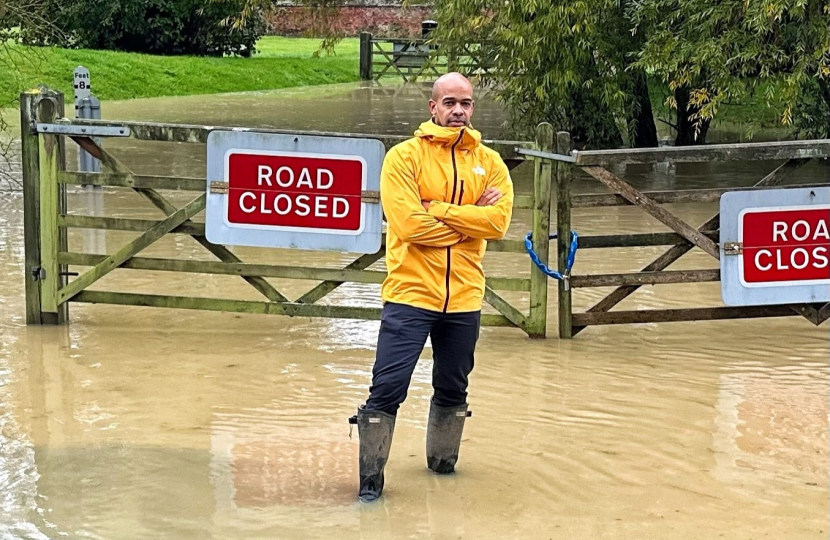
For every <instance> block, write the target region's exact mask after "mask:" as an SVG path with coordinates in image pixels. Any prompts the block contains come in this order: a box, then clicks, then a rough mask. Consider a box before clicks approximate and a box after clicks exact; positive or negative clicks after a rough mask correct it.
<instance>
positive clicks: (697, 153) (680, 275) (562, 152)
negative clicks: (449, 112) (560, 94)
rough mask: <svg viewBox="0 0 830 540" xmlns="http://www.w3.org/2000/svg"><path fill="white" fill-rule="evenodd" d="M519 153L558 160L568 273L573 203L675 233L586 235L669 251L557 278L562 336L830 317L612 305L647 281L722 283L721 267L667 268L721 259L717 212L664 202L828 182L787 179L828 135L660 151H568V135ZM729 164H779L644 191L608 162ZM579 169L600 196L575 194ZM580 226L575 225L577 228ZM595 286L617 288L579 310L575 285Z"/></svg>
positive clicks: (776, 308) (582, 241) (561, 253)
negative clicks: (745, 184) (643, 217)
mask: <svg viewBox="0 0 830 540" xmlns="http://www.w3.org/2000/svg"><path fill="white" fill-rule="evenodd" d="M519 152H520V153H522V154H524V155H528V156H533V157H535V158H537V159H542V160H546V161H547V160H549V161H552V162H556V163H558V164H559V167H558V168H557V171H558V174H557V178H556V189H555V197H556V201H557V202H556V215H557V224H556V229H557V235H558V239H557V257H558V267H559V269H560V271H561V272H563V273H564V269H565V262H566V258H567V254H568V249H569V247H570V245H569V232H570V231H571V230H572V228H573V227H574V225H573V223H572V219H571V209H573V208H598V209H599V208H602V207H611V206H624V205H636V206H637V207H638V208H640V209H642V210H643V211H644V212H645V213H647V214H649V215H650V216H651V217H653V218H655V219H656V220H657V221H659V222H661V223H662V224H664V225H666V226H667V227H668V228H669V229H671V232H657V233H639V234H617V235H608V236H581V237H579V241H578V243H579V250H580V252H582V250H586V249H602V248H630V247H645V246H669V247H668V249H666V251H665V252H664V253H662V254H661V255H660V256H659V257H657V258H655V259H654V260H653V261H652V262H650V263H649V264H648V265H646V266H645V267H643V268H642V270H641V271H639V272H633V273H614V274H579V275H571V276H570V279H569V280H567V281H568V282H565V281H560V283H559V291H558V303H559V306H558V308H559V337H561V338H571V337H573V336H575V335H577V334H578V333H579V332H581V331H582V330H584V329H585V328H587V327H588V326H594V325H608V324H632V323H658V322H678V321H697V320H718V319H741V318H756V317H784V316H792V315H799V316H802V317H804V318H806V319H807V320H808V321H810V322H812V323H813V324H815V325H817V326H818V325H819V324H821V323H823V322H824V321H826V320H827V319H828V318H830V303H827V304H798V305H769V306H745V307H728V306H716V307H695V308H680V309H636V310H615V311H612V308H613V307H614V306H616V305H617V304H619V303H620V302H622V301H623V300H624V299H626V298H628V297H629V296H631V295H632V294H634V293H635V292H636V291H637V290H638V289H640V287H642V286H643V285H656V284H679V283H704V282H718V281H720V270H719V269H702V270H666V269H667V268H668V267H669V266H670V265H671V264H672V263H674V262H675V261H677V260H678V259H680V258H681V257H682V256H683V255H685V254H687V253H689V252H690V251H692V249H695V248H697V249H699V250H701V251H703V252H705V253H706V254H708V255H710V256H711V257H713V258H714V259H715V260H720V257H721V256H723V254H724V253H723V247H722V246H719V245H718V240H719V228H720V216H719V214H717V213H715V214H713V215H712V216H711V217H710V218H709V219H708V220H706V221H705V222H704V223H703V224H702V225H700V226H698V227H695V226H692V225H690V224H689V223H686V222H685V221H684V220H682V219H680V218H679V217H677V216H676V215H675V214H673V213H672V212H670V211H669V210H667V209H666V208H664V207H663V206H661V205H663V204H678V203H716V202H718V201H719V200H720V197H721V196H722V195H723V194H724V193H726V192H728V191H734V190H737V189H741V190H746V189H770V188H774V187H800V188H806V187H814V188H824V189H827V188H828V187H830V182H823V183H813V184H798V185H793V184H792V183H789V184H786V185H782V184H785V183H786V182H787V181H788V179H792V178H793V177H794V175H793V173H795V172H796V171H798V170H799V169H800V168H801V167H802V166H804V165H805V164H807V163H808V162H810V161H811V160H813V159H827V158H828V157H830V140H827V139H823V140H808V141H784V142H763V143H743V144H719V145H706V146H697V147H664V148H655V149H624V150H597V151H571V145H570V138H569V137H568V136H567V135H564V136H562V137H560V138H559V140H558V147H557V151H556V152H552V153H548V152H539V151H538V150H532V149H520V150H519ZM727 161H764V162H772V165H775V166H774V167H772V165H771V168H772V170H771V171H770V172H769V174H767V175H766V176H764V177H763V178H761V179H759V180H758V181H757V182H756V183H755V184H754V186H752V187H751V188H714V189H686V190H671V191H653V192H642V191H638V190H637V189H635V188H634V187H632V186H631V185H630V184H629V183H627V182H625V181H624V180H622V179H621V178H619V177H617V176H616V175H614V174H613V173H611V172H610V171H609V170H608V168H609V167H610V166H611V165H623V164H654V163H668V164H676V163H700V162H727ZM575 168H576V169H580V170H581V171H583V172H584V173H587V174H588V175H589V176H590V177H593V178H594V179H596V180H597V181H599V182H600V183H601V184H602V185H604V186H605V187H606V188H608V189H609V190H610V193H603V194H574V193H572V192H571V187H572V183H573V182H572V180H573V173H574V169H575ZM576 228H577V229H578V224H577V226H576ZM592 287H616V288H615V289H614V291H613V292H611V293H610V294H609V295H607V296H606V297H605V298H603V299H602V300H601V301H599V302H597V303H596V304H594V305H593V306H591V307H590V308H588V309H587V310H586V311H585V312H582V313H574V311H573V308H572V295H573V292H574V290H576V289H583V288H592Z"/></svg>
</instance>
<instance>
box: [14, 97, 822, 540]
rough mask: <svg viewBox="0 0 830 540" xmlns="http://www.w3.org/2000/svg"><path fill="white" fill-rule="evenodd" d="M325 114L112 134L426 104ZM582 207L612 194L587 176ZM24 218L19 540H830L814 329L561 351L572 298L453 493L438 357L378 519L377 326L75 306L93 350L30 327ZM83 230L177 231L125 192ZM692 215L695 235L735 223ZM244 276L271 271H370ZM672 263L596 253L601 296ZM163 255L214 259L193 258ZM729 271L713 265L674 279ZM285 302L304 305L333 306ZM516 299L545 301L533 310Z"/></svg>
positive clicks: (401, 101) (616, 217) (650, 292)
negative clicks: (437, 422)
mask: <svg viewBox="0 0 830 540" xmlns="http://www.w3.org/2000/svg"><path fill="white" fill-rule="evenodd" d="M384 91H386V90H384ZM310 92H311V93H309V92H306V91H305V90H303V91H302V92H297V91H294V92H291V91H288V92H277V93H262V94H258V95H255V96H251V95H238V96H221V97H209V98H179V99H157V100H139V101H135V102H130V103H105V104H104V117H105V118H124V119H126V118H129V119H141V120H148V121H149V120H156V121H174V122H185V123H204V124H213V125H246V126H269V127H288V128H305V129H325V130H342V131H353V132H370V133H371V132H374V133H378V132H386V133H402V134H405V133H408V132H410V131H411V130H412V128H413V127H414V126H415V125H417V123H418V122H419V121H420V119H421V118H422V117H423V113H422V111H423V100H422V97H423V96H421V95H420V94H419V93H418V92H416V91H411V92H410V91H403V90H402V91H400V92H399V93H398V95H397V96H394V95H391V96H386V97H384V96H382V95H381V93H380V91H377V90H375V92H374V93H373V92H372V91H371V90H369V89H363V90H360V89H356V88H355V87H341V88H339V89H336V90H328V91H323V90H312V91H310ZM393 94H394V92H393ZM479 113H480V114H481V117H480V121H479V122H477V125H478V126H479V127H480V128H481V129H482V130H483V131H485V135H487V136H488V137H489V136H495V135H491V132H497V131H498V130H499V129H501V128H500V127H499V126H500V125H501V123H502V122H503V116H502V115H501V114H500V113H499V111H498V108H497V107H496V106H494V105H493V104H492V103H491V104H489V105H488V104H487V103H486V100H485V103H484V104H482V105H481V107H480V110H479ZM107 147H108V148H110V149H111V150H112V152H113V153H114V154H115V155H116V156H118V157H119V158H121V159H122V160H123V161H124V162H125V163H127V165H128V166H130V167H132V168H133V169H134V170H135V171H136V172H138V173H145V174H183V175H187V176H198V175H200V174H203V173H204V163H203V161H204V147H201V146H197V145H185V144H168V143H165V144H158V143H137V142H135V141H108V142H107ZM68 161H69V162H70V163H74V157H73V155H72V154H70V156H69V159H68ZM773 166H774V164H771V163H770V164H764V165H746V164H731V165H724V164H719V165H710V166H703V165H699V164H696V165H683V166H678V167H677V169H672V170H667V169H662V168H645V167H641V168H630V169H629V170H627V171H625V170H623V171H618V172H619V173H620V174H624V175H625V176H626V178H628V179H630V180H631V181H632V182H634V183H635V185H637V186H639V187H643V188H655V189H657V188H662V187H672V186H677V187H680V186H686V187H704V186H712V185H736V186H743V185H750V184H752V183H753V182H754V181H756V180H757V179H759V178H760V177H761V176H763V175H764V174H765V173H766V172H767V171H769V170H771V169H772V168H773ZM529 168H530V167H529V166H528V165H523V166H521V167H519V168H518V169H516V170H515V171H514V173H515V174H514V178H515V180H516V185H517V189H518V190H519V191H524V192H527V191H528V190H529V189H530V174H529V171H528V170H527V169H529ZM799 174H800V176H799V178H798V181H800V182H809V181H816V180H822V179H824V178H826V175H827V170H826V169H825V168H824V167H823V166H822V165H821V164H811V165H808V166H807V167H805V168H804V169H803V170H802V171H801V172H800V173H799ZM576 189H577V190H579V191H581V192H591V191H601V189H599V187H598V186H597V185H596V183H595V182H593V181H589V180H587V179H584V178H578V179H577V180H576ZM166 195H168V196H169V197H170V198H171V200H173V201H175V202H176V203H177V204H182V203H184V202H186V199H187V196H182V194H166ZM189 196H195V194H193V193H191V194H189ZM22 208H23V205H22V197H21V195H20V194H19V193H4V194H2V197H0V310H1V311H2V314H3V317H2V319H0V538H2V539H4V540H5V539H6V538H33V539H41V538H64V537H65V538H90V539H110V538H112V539H121V538H125V539H132V538H135V539H138V538H171V539H191V538H193V539H197V538H198V539H205V538H217V539H218V538H234V539H238V538H246V539H247V538H263V539H264V538H269V539H270V538H287V539H295V538H332V537H337V538H339V539H343V540H347V539H375V538H377V539H381V538H383V539H386V538H435V539H455V538H474V539H503V538H521V539H550V538H556V539H559V538H561V539H575V540H582V539H586V540H587V539H596V538H611V539H632V540H634V539H637V540H640V539H651V538H655V539H656V538H671V539H695V540H697V539H701V538H706V539H708V538H726V539H757V538H775V539H779V538H787V539H811V538H816V539H820V538H827V537H828V334H827V326H826V324H825V325H824V326H822V327H819V328H816V327H814V326H812V325H811V324H810V323H809V322H807V321H806V320H803V319H800V318H797V317H792V318H779V319H762V320H744V321H727V322H697V323H665V324H642V325H629V326H617V327H593V328H589V329H587V330H586V331H584V332H582V333H581V334H580V335H579V336H578V337H577V338H575V339H573V340H568V341H560V340H558V339H556V337H555V335H556V331H555V321H556V303H555V295H553V292H554V290H555V288H554V284H553V283H551V298H552V299H554V301H552V302H551V304H550V306H549V314H550V319H549V321H550V323H549V327H550V337H549V339H547V340H529V339H527V338H526V337H525V336H524V335H523V334H522V332H521V331H519V330H513V329H484V330H483V331H482V334H481V340H480V344H479V348H478V354H477V357H476V368H475V370H474V372H473V374H472V376H471V385H470V398H469V400H470V406H471V409H472V410H473V416H472V418H471V419H469V421H468V423H467V424H466V427H465V432H464V439H463V443H462V449H461V457H460V461H459V464H458V472H457V474H456V475H454V476H451V477H437V476H434V475H432V474H431V473H430V472H429V471H428V470H427V469H426V461H425V456H424V438H425V421H426V415H427V411H428V400H429V397H430V374H431V360H430V351H429V349H427V351H426V352H425V354H424V358H423V359H422V361H421V362H420V364H419V366H418V368H417V370H416V372H415V375H414V378H413V381H412V386H411V388H410V392H409V397H408V399H407V401H406V402H405V404H404V405H403V407H402V408H401V411H400V413H399V419H398V423H397V428H396V431H395V435H394V440H393V446H392V453H391V457H390V462H389V464H388V467H387V487H386V490H385V496H384V498H383V499H382V500H381V502H379V503H377V504H374V505H361V504H360V503H358V502H357V500H356V489H357V450H358V440H357V436H356V432H355V433H354V434H353V436H352V437H351V438H350V436H349V425H348V424H347V418H348V417H349V416H350V415H352V414H353V413H354V410H355V408H356V407H357V406H358V405H359V404H360V403H362V401H363V400H364V399H365V397H366V393H367V388H368V385H369V382H370V377H371V367H372V362H373V347H374V342H375V338H376V334H377V331H378V324H377V323H376V322H363V321H348V320H324V319H314V320H309V319H291V318H285V317H274V316H264V315H238V314H227V313H210V312H198V311H183V310H182V311H180V310H163V309H151V308H125V307H117V306H99V305H81V304H73V305H72V306H71V323H70V324H69V325H67V326H63V327H34V326H33V327H27V326H26V325H25V323H24V318H23V314H24V309H23V212H22ZM69 208H70V212H72V213H77V214H98V215H107V216H116V217H141V218H153V217H156V218H157V217H159V216H160V214H159V213H158V212H157V211H155V209H154V208H153V207H151V206H150V205H149V204H148V203H146V202H145V201H144V200H143V199H141V198H140V197H139V196H138V195H136V194H134V193H131V192H127V191H124V190H116V189H111V190H109V189H108V190H103V191H102V190H98V191H93V190H91V189H84V188H75V189H72V190H71V193H70V196H69ZM674 209H675V210H676V211H677V212H678V213H679V214H680V215H681V216H682V217H684V218H685V219H686V220H688V221H689V222H691V223H693V224H695V225H699V224H700V223H702V222H703V221H705V220H706V219H707V218H708V217H710V216H711V215H712V214H713V213H715V212H716V211H717V208H716V205H713V204H701V205H684V206H678V207H676V208H674ZM529 226H530V221H529V215H528V212H526V211H517V212H516V215H515V219H514V223H513V226H512V228H511V231H510V237H512V238H519V237H521V236H522V235H523V234H524V233H525V232H526V231H527V230H529V229H528V228H529ZM574 227H575V229H576V230H577V231H578V232H579V233H580V234H581V235H588V234H610V233H615V232H626V231H630V232H645V231H652V230H662V229H661V227H660V226H659V225H658V224H656V223H655V222H654V221H653V220H651V219H650V218H649V219H647V218H645V217H644V215H643V214H642V212H640V211H638V210H636V209H633V208H615V209H602V210H580V209H578V210H575V211H574ZM134 236H135V235H134V234H133V233H126V232H111V233H106V234H104V233H102V232H100V231H91V230H77V229H76V230H72V231H71V234H70V250H72V251H87V252H92V253H104V252H107V253H112V252H114V251H115V250H117V249H118V248H119V247H120V246H121V245H123V244H124V243H125V242H127V241H129V239H131V238H133V237H134ZM234 252H235V253H237V255H239V256H240V257H241V258H242V259H243V260H245V261H251V262H257V261H263V262H272V263H279V264H307V265H314V266H328V267H336V266H338V265H340V266H342V265H344V264H346V263H347V262H348V261H349V257H348V256H346V255H340V254H328V253H309V252H299V251H295V252H291V251H284V250H281V251H273V250H272V251H268V250H258V249H253V248H244V249H243V248H234ZM659 253H661V249H660V248H637V249H627V250H622V249H619V250H593V251H587V250H585V251H580V252H579V253H578V254H577V263H576V267H575V273H580V274H583V273H606V272H613V271H622V270H628V271H633V270H637V269H639V268H640V267H642V266H644V265H645V264H647V263H648V262H649V261H650V260H651V259H653V258H655V257H656V256H657V255H658V254H659ZM144 255H145V256H153V257H177V258H192V259H197V258H198V259H204V260H211V255H210V254H209V253H207V252H206V251H205V250H204V249H203V248H201V247H200V246H199V245H198V244H196V242H194V241H193V240H191V239H189V238H187V237H184V236H174V237H167V238H165V239H163V240H162V241H160V242H158V243H157V244H155V245H153V246H152V247H151V248H150V249H148V250H147V252H146V253H145V254H144ZM382 267H383V266H382V263H379V264H378V265H376V266H375V267H374V268H375V269H382ZM713 267H715V261H714V260H711V259H710V258H708V256H706V255H705V254H702V253H695V252H693V253H691V254H689V255H687V256H686V257H685V258H684V259H681V261H679V262H678V263H677V264H676V265H675V266H673V267H672V268H673V269H686V268H713ZM73 269H74V270H83V269H77V268H73ZM487 270H488V272H489V273H490V275H494V276H496V275H514V276H515V275H518V276H527V275H528V274H529V261H528V260H527V258H526V257H525V256H522V255H517V254H496V253H491V254H488V258H487ZM270 281H271V282H272V283H273V284H274V285H275V286H277V287H278V288H279V289H280V290H281V291H282V292H284V293H285V294H286V295H287V296H289V297H291V298H296V297H298V296H299V295H301V294H302V293H303V292H304V291H305V290H307V289H309V288H311V287H312V286H313V285H314V283H303V282H290V281H287V280H276V279H275V280H270ZM718 287H719V286H718V284H693V285H664V286H654V287H644V288H643V289H642V290H641V291H639V292H638V293H637V294H635V295H633V296H632V297H631V298H629V299H628V300H626V301H625V302H624V303H623V304H622V305H621V308H627V309H633V308H635V307H649V308H657V307H680V306H704V305H711V306H717V305H721V304H720V293H719V288H718ZM94 288H95V289H98V290H118V291H127V292H154V293H162V294H164V293H169V294H178V295H199V296H207V297H219V298H239V299H252V300H256V299H258V293H257V292H256V291H255V290H254V289H252V288H251V287H250V286H248V285H247V284H246V283H245V282H244V281H242V280H241V279H240V278H234V277H228V276H209V275H188V276H183V275H180V274H165V273H160V272H144V271H134V270H117V271H115V272H113V273H112V274H110V275H109V276H107V277H105V278H104V279H103V280H101V281H100V282H98V283H96V285H95V287H94ZM607 292H609V289H599V290H578V291H576V293H575V296H574V305H575V307H576V308H577V309H582V310H584V309H585V308H587V307H588V306H590V305H592V304H593V303H594V302H596V301H597V300H598V299H599V298H600V297H601V296H603V294H606V293H607ZM378 294H379V291H378V287H377V286H372V285H345V286H342V287H340V288H339V289H337V290H336V291H335V292H334V293H332V294H331V295H330V297H327V298H326V300H325V301H326V302H331V303H338V304H347V305H361V306H378V305H379V299H378ZM505 296H506V297H507V298H508V299H510V300H511V301H513V302H515V303H516V304H517V305H519V306H521V307H522V308H524V306H526V304H527V297H526V296H525V295H522V294H519V293H516V294H508V293H505Z"/></svg>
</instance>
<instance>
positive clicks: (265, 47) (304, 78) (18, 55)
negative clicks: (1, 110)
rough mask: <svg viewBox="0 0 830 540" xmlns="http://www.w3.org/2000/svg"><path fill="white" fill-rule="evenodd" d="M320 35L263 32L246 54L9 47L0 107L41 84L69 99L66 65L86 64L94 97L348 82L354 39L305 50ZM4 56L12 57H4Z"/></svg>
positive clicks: (355, 57)
mask: <svg viewBox="0 0 830 540" xmlns="http://www.w3.org/2000/svg"><path fill="white" fill-rule="evenodd" d="M319 43H320V42H319V40H316V39H301V38H284V37H276V36H267V37H263V38H262V39H261V40H260V42H259V43H258V44H257V48H258V49H259V53H258V54H256V55H254V56H253V57H252V58H231V57H227V58H204V57H194V56H153V55H146V54H136V53H123V52H114V51H93V50H84V49H57V48H27V47H21V46H12V47H11V54H10V55H6V56H7V57H6V58H0V80H4V81H7V82H11V84H3V85H2V86H0V107H2V106H12V105H14V102H15V101H16V100H17V97H18V94H19V91H20V90H22V89H26V88H32V87H35V86H37V85H38V84H41V83H42V84H45V85H47V86H49V87H51V88H54V89H56V90H60V91H62V92H64V94H65V95H66V96H68V98H69V99H68V101H69V100H71V98H72V94H73V90H72V72H73V70H74V69H75V68H76V67H77V66H79V65H83V66H85V67H87V68H88V69H89V71H90V75H91V82H92V91H93V94H94V95H95V96H96V97H98V98H99V99H101V100H115V99H131V98H139V97H157V96H185V95H194V94H216V93H221V92H243V91H252V90H271V89H277V88H287V87H292V86H309V85H320V84H332V83H343V82H351V81H356V80H358V79H359V73H358V64H359V40H357V39H346V40H344V41H343V42H341V43H340V44H339V45H338V46H337V47H336V49H335V54H334V55H331V56H326V55H324V54H323V55H321V56H320V57H319V58H313V57H312V54H313V53H314V51H315V50H317V48H318V46H319ZM9 58H10V60H11V61H8V59H9Z"/></svg>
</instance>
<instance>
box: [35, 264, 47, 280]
mask: <svg viewBox="0 0 830 540" xmlns="http://www.w3.org/2000/svg"><path fill="white" fill-rule="evenodd" d="M32 279H34V280H35V281H43V280H44V279H46V270H44V269H43V267H41V266H36V267H34V268H32Z"/></svg>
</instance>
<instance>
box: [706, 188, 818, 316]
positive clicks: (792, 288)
mask: <svg viewBox="0 0 830 540" xmlns="http://www.w3.org/2000/svg"><path fill="white" fill-rule="evenodd" d="M826 205H830V187H829V186H817V187H806V188H796V187H792V188H788V187H782V188H777V189H760V190H759V189H750V190H741V189H738V190H735V191H729V192H726V193H724V194H723V195H722V196H721V198H720V203H719V210H720V234H719V241H720V274H721V275H720V280H721V281H720V285H721V287H720V289H721V300H722V301H723V303H724V304H725V305H727V306H736V307H737V306H773V305H785V304H803V303H814V302H830V286H828V285H825V284H819V285H805V284H803V283H798V284H791V285H786V284H785V285H781V284H780V283H775V284H774V285H770V286H768V287H745V286H744V285H743V284H742V283H741V280H740V278H739V275H738V273H739V267H740V266H741V264H742V263H743V255H733V254H731V253H726V252H724V249H723V246H724V245H725V244H726V243H728V242H737V241H738V234H739V231H738V225H739V220H738V215H739V214H740V213H741V212H742V211H744V210H746V209H749V208H754V209H759V210H761V211H763V210H766V209H768V208H781V207H807V208H816V207H824V206H826Z"/></svg>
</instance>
